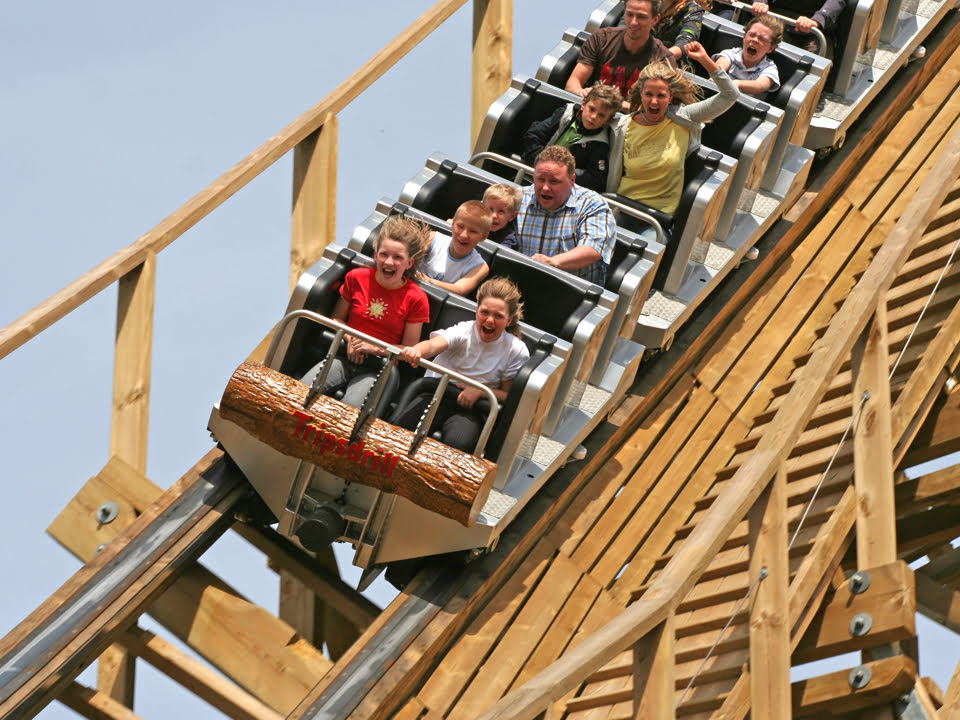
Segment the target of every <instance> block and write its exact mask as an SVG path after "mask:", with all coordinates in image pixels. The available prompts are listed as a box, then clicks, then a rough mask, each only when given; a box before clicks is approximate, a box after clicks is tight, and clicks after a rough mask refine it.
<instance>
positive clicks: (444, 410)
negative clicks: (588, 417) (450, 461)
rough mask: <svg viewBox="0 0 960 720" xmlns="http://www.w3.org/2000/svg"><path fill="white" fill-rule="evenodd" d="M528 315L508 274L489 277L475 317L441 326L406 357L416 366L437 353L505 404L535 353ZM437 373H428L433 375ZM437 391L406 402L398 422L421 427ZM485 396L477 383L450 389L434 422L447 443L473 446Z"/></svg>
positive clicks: (409, 349)
mask: <svg viewBox="0 0 960 720" xmlns="http://www.w3.org/2000/svg"><path fill="white" fill-rule="evenodd" d="M522 317H523V303H522V302H521V300H520V291H519V290H518V289H517V286H516V285H515V284H514V283H513V282H512V281H510V280H509V279H507V278H502V277H501V278H493V279H492V280H487V281H486V282H485V283H483V285H481V286H480V289H479V290H478V291H477V316H476V319H475V320H465V321H464V322H461V323H457V324H456V325H454V326H452V327H448V328H444V329H442V330H435V331H434V332H432V333H431V334H430V338H429V339H428V340H424V341H422V342H419V343H417V344H416V345H412V346H409V347H406V348H404V350H403V359H405V360H406V361H407V362H409V363H410V364H411V365H413V366H414V367H416V366H417V364H418V363H419V362H420V359H421V358H432V357H435V362H436V363H437V364H439V365H442V366H443V367H445V368H449V369H450V370H454V371H456V372H458V373H461V374H462V375H466V376H467V377H469V378H470V379H471V380H476V381H477V382H479V383H482V384H484V385H486V386H487V387H489V388H490V389H491V390H493V394H494V395H495V396H496V397H497V400H498V401H499V402H501V403H502V402H504V401H505V400H506V398H507V392H508V391H509V390H510V384H511V383H512V382H513V378H514V376H515V375H516V374H517V372H519V370H520V368H521V367H523V364H524V363H525V362H526V361H527V359H528V358H529V357H530V352H529V351H528V350H527V346H526V345H525V344H524V343H523V340H521V339H520V337H519V335H520V331H519V323H520V320H521V319H522ZM436 375H437V374H436V373H432V372H428V373H427V377H431V376H433V377H436ZM432 395H433V394H432V392H426V393H421V394H419V395H417V396H416V397H414V398H411V399H409V400H407V401H401V403H400V406H398V408H397V410H396V412H395V413H394V415H393V418H392V422H393V423H394V424H395V425H399V426H401V427H406V428H409V429H413V428H415V427H416V426H417V423H418V422H419V421H420V417H421V416H422V415H423V411H424V410H425V409H426V407H427V405H428V404H429V402H430V398H431V397H432ZM481 397H483V394H482V392H481V391H480V390H477V389H476V388H471V387H465V386H457V388H456V390H455V391H453V392H451V391H450V390H448V392H447V396H446V397H444V398H443V400H441V403H440V407H439V408H438V409H437V413H436V415H435V416H434V420H433V427H434V428H436V427H440V430H441V439H442V441H443V442H444V443H446V444H447V445H450V446H451V447H455V448H457V449H459V450H464V451H466V452H470V451H472V450H473V448H474V446H475V445H476V442H477V439H478V438H479V437H480V431H481V429H482V428H483V422H484V419H485V416H486V408H485V407H478V403H477V401H478V400H479V399H480V398H481ZM480 405H482V406H485V405H486V404H485V403H480Z"/></svg>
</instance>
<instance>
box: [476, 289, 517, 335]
mask: <svg viewBox="0 0 960 720" xmlns="http://www.w3.org/2000/svg"><path fill="white" fill-rule="evenodd" d="M487 298H497V299H499V300H503V301H504V302H505V303H506V304H507V312H509V313H510V321H509V322H508V323H507V328H506V329H507V332H509V333H513V334H514V335H516V336H517V337H520V321H521V320H523V300H522V299H521V297H520V288H518V287H517V285H516V283H514V282H513V280H511V279H510V278H506V277H495V278H490V279H489V280H487V281H486V282H485V283H483V284H482V285H481V286H480V289H479V290H477V307H478V308H479V307H480V303H481V302H483V301H484V300H486V299H487Z"/></svg>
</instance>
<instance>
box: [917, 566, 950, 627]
mask: <svg viewBox="0 0 960 720" xmlns="http://www.w3.org/2000/svg"><path fill="white" fill-rule="evenodd" d="M916 579H917V611H918V612H920V613H923V614H924V615H926V616H927V617H928V618H930V619H931V620H933V621H934V622H938V623H940V624H941V625H943V626H944V627H945V628H948V629H949V630H953V632H955V633H960V591H957V590H954V589H952V588H949V587H946V586H945V585H941V584H940V583H938V582H937V581H936V580H934V579H933V578H931V577H930V576H928V575H926V574H925V573H923V572H917V573H916Z"/></svg>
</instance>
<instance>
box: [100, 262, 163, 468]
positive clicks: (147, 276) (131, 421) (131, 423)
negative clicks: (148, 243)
mask: <svg viewBox="0 0 960 720" xmlns="http://www.w3.org/2000/svg"><path fill="white" fill-rule="evenodd" d="M156 276H157V256H156V254H155V253H152V252H150V253H147V254H146V257H145V259H144V261H143V263H142V264H141V265H139V266H137V267H136V268H135V269H133V270H132V271H130V272H129V273H127V274H126V275H124V276H123V277H122V278H120V281H119V282H118V284H117V330H116V340H115V345H114V369H113V412H112V417H111V422H110V455H111V456H116V457H119V458H120V459H121V460H123V461H124V462H126V463H128V464H129V465H130V466H131V467H133V468H134V469H135V470H137V471H139V472H141V473H145V472H146V471H147V430H148V426H149V423H148V421H149V416H150V363H151V348H152V346H153V300H154V288H155V286H156Z"/></svg>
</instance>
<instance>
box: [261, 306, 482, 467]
mask: <svg viewBox="0 0 960 720" xmlns="http://www.w3.org/2000/svg"><path fill="white" fill-rule="evenodd" d="M300 319H303V320H310V321H311V322H315V323H317V324H318V325H323V326H325V327H328V328H330V329H331V330H335V331H337V335H338V337H340V338H342V337H343V334H345V333H349V334H350V335H353V336H355V337H358V338H360V339H361V340H364V341H365V342H368V343H370V344H371V345H374V346H376V347H378V348H380V349H382V350H384V351H385V352H386V354H387V355H388V356H390V357H391V358H394V357H396V356H398V355H400V353H401V352H402V349H401V348H398V347H397V346H396V345H391V344H390V343H385V342H383V340H378V339H377V338H375V337H373V336H372V335H367V334H366V333H363V332H360V331H359V330H354V329H353V328H352V327H350V326H349V325H345V324H344V323H342V322H340V321H338V320H334V319H333V318H328V317H327V316H326V315H321V314H320V313H315V312H313V311H311V310H294V311H293V312H291V313H287V314H286V315H284V316H283V319H282V320H281V321H280V322H279V323H278V324H277V329H276V331H275V332H274V335H273V339H272V340H271V341H270V347H268V348H267V354H266V356H265V358H264V361H263V364H264V365H266V366H268V367H269V366H271V365H272V364H273V359H274V355H276V352H277V347H278V346H279V345H280V338H281V337H282V336H283V333H284V331H285V330H286V328H287V326H288V325H289V324H290V323H291V322H293V321H294V320H300ZM418 364H419V365H423V367H425V368H426V369H427V370H432V371H433V372H435V373H437V374H438V375H445V376H448V377H450V378H451V379H453V380H454V381H455V382H457V383H460V384H462V385H466V386H468V387H472V388H476V389H477V390H480V392H482V393H483V394H484V395H485V396H486V398H487V400H489V401H490V412H489V413H487V419H486V422H484V424H483V429H482V430H481V431H480V438H479V439H478V440H477V445H476V447H475V448H474V451H473V454H474V455H476V456H477V457H483V450H484V448H486V446H487V440H488V439H489V438H490V433H491V432H493V424H494V422H496V420H497V415H498V414H499V412H500V403H498V402H497V396H496V395H494V394H493V390H491V389H490V388H488V387H487V386H486V385H484V384H482V383H478V382H477V381H476V380H473V379H471V378H468V377H467V376H466V375H461V374H460V373H458V372H454V371H453V370H450V369H448V368H445V367H443V366H442V365H437V364H436V363H434V362H432V361H431V360H420V362H419V363H418Z"/></svg>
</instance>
